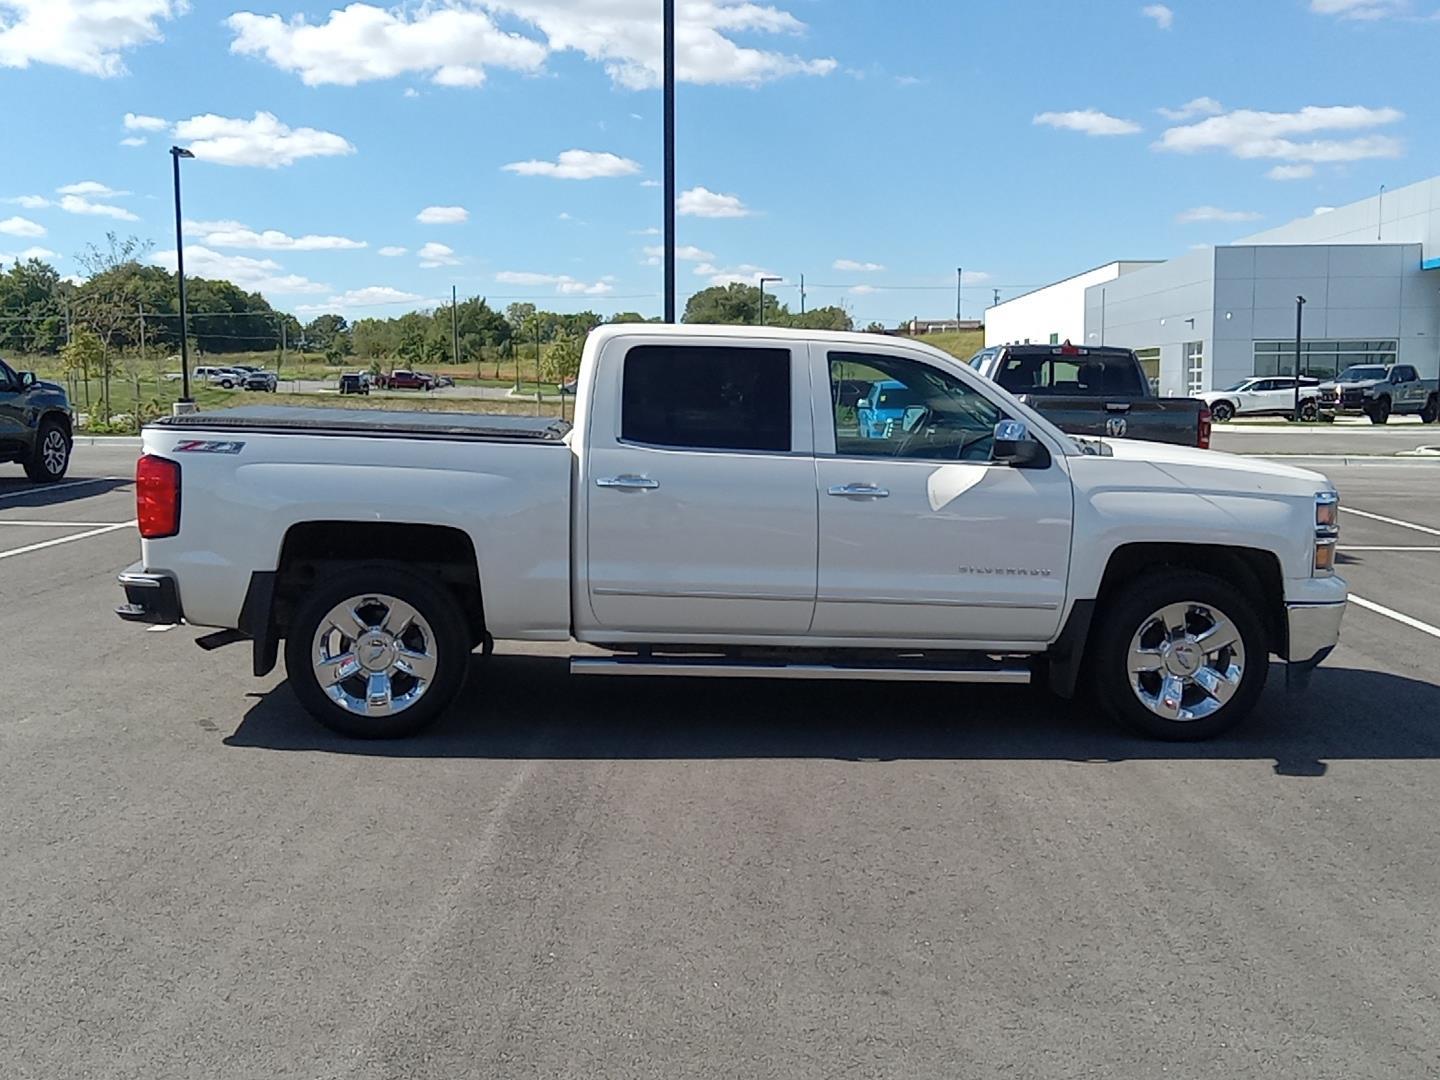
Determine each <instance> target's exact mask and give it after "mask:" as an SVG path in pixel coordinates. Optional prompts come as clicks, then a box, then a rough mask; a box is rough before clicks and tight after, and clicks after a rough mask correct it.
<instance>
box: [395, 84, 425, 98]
mask: <svg viewBox="0 0 1440 1080" xmlns="http://www.w3.org/2000/svg"><path fill="white" fill-rule="evenodd" d="M400 96H401V97H407V98H418V97H419V96H420V91H419V90H416V89H415V88H414V87H413V86H407V87H406V88H405V93H403V94H401V95H400Z"/></svg>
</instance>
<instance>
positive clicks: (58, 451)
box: [25, 420, 74, 484]
mask: <svg viewBox="0 0 1440 1080" xmlns="http://www.w3.org/2000/svg"><path fill="white" fill-rule="evenodd" d="M73 448H74V440H73V439H72V438H71V437H70V433H69V432H68V431H66V430H65V425H64V424H62V423H60V422H59V421H58V420H42V421H41V422H40V430H39V431H37V432H36V433H35V449H34V451H33V452H32V453H31V455H30V457H29V458H28V459H27V460H26V462H25V475H26V476H28V477H29V478H30V479H31V480H34V481H35V482H36V483H37V484H53V483H54V482H55V481H56V480H59V479H61V478H63V477H64V475H65V471H66V470H67V469H69V468H70V452H71V450H72V449H73Z"/></svg>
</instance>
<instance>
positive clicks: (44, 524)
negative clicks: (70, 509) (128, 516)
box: [0, 518, 125, 529]
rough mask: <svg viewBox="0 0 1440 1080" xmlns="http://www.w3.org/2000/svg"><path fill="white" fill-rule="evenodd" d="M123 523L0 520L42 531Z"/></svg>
mask: <svg viewBox="0 0 1440 1080" xmlns="http://www.w3.org/2000/svg"><path fill="white" fill-rule="evenodd" d="M124 524H125V522H123V521H29V520H26V521H14V520H12V519H10V518H0V525H26V526H31V527H34V528H42V529H91V528H99V527H100V526H101V525H115V526H117V527H118V526H120V525H124Z"/></svg>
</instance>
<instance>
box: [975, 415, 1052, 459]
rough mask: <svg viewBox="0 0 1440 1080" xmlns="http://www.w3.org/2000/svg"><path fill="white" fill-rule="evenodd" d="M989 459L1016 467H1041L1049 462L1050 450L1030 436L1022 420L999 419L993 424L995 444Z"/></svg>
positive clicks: (1028, 429)
mask: <svg viewBox="0 0 1440 1080" xmlns="http://www.w3.org/2000/svg"><path fill="white" fill-rule="evenodd" d="M990 460H991V461H994V462H996V463H997V464H1000V465H1011V466H1013V467H1014V468H1017V469H1043V468H1045V467H1046V466H1047V465H1049V464H1050V452H1049V451H1048V450H1046V449H1045V446H1044V444H1043V443H1040V442H1037V441H1036V440H1035V439H1032V438H1031V437H1030V428H1029V427H1028V426H1027V425H1026V424H1025V421H1023V420H1001V421H1000V423H998V424H996V425H995V445H994V448H993V449H992V450H991V451H990Z"/></svg>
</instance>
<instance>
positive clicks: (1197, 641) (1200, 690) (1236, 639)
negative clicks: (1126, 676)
mask: <svg viewBox="0 0 1440 1080" xmlns="http://www.w3.org/2000/svg"><path fill="white" fill-rule="evenodd" d="M1129 669H1130V686H1131V689H1133V690H1134V691H1135V696H1136V697H1137V698H1139V699H1140V703H1141V704H1142V705H1144V706H1145V708H1147V709H1149V710H1150V712H1152V713H1154V714H1155V715H1156V716H1158V717H1160V718H1161V719H1164V720H1180V721H1189V720H1203V719H1205V718H1206V717H1208V716H1211V715H1213V714H1214V713H1216V712H1217V711H1219V710H1220V709H1222V708H1223V707H1224V706H1225V705H1226V703H1227V702H1229V700H1230V699H1231V698H1232V697H1233V696H1234V695H1235V692H1236V691H1237V690H1239V689H1240V680H1241V679H1242V678H1243V677H1244V675H1245V645H1244V642H1243V641H1242V640H1241V636H1240V630H1239V628H1238V627H1236V625H1235V623H1234V622H1233V621H1231V619H1230V618H1229V617H1228V616H1226V615H1225V613H1224V612H1222V611H1220V610H1219V609H1218V608H1215V607H1213V606H1211V605H1208V604H1201V603H1195V602H1191V603H1179V604H1167V605H1166V606H1165V607H1163V608H1161V609H1160V610H1159V611H1156V612H1154V613H1153V614H1151V615H1150V617H1149V618H1147V619H1145V620H1144V622H1142V623H1141V624H1140V629H1139V630H1137V631H1136V632H1135V636H1134V637H1132V638H1131V639H1130V652H1129Z"/></svg>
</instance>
